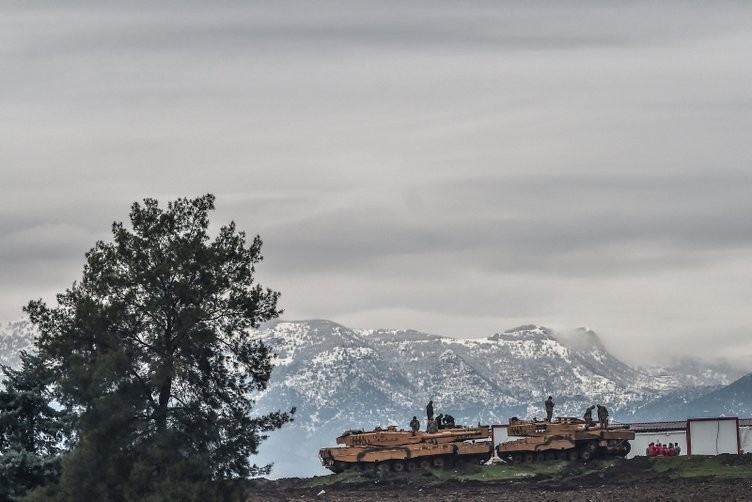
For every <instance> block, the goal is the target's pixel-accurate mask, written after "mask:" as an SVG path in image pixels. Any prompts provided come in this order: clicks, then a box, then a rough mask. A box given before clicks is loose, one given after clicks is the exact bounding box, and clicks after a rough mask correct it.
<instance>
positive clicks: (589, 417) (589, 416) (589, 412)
mask: <svg viewBox="0 0 752 502" xmlns="http://www.w3.org/2000/svg"><path fill="white" fill-rule="evenodd" d="M594 408H595V405H594V404H591V405H590V406H588V407H587V409H586V410H585V415H584V416H583V417H582V418H584V419H585V430H587V429H589V428H590V427H592V426H593V425H595V422H593V409H594Z"/></svg>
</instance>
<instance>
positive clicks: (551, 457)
mask: <svg viewBox="0 0 752 502" xmlns="http://www.w3.org/2000/svg"><path fill="white" fill-rule="evenodd" d="M544 457H545V459H546V462H551V461H552V460H556V452H555V451H553V450H548V451H547V452H546V453H545V454H544Z"/></svg>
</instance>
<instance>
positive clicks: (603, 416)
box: [596, 404, 608, 429]
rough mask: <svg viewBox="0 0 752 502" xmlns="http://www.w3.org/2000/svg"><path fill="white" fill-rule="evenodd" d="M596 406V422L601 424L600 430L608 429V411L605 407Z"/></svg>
mask: <svg viewBox="0 0 752 502" xmlns="http://www.w3.org/2000/svg"><path fill="white" fill-rule="evenodd" d="M596 406H597V407H598V421H599V422H600V423H601V429H607V428H608V409H607V408H606V407H605V406H601V405H600V404H598V405H596Z"/></svg>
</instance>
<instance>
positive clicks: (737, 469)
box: [651, 455, 752, 478]
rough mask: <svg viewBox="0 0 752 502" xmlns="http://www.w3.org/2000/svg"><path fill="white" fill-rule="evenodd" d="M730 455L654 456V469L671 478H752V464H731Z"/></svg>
mask: <svg viewBox="0 0 752 502" xmlns="http://www.w3.org/2000/svg"><path fill="white" fill-rule="evenodd" d="M728 458H729V457H723V456H715V455H696V456H691V457H689V456H681V457H673V458H653V459H651V461H652V464H653V470H654V471H655V472H657V473H661V474H664V475H666V476H668V477H670V478H695V477H717V478H747V477H749V478H752V464H750V463H742V464H738V465H733V464H729V462H728V460H727V459H728Z"/></svg>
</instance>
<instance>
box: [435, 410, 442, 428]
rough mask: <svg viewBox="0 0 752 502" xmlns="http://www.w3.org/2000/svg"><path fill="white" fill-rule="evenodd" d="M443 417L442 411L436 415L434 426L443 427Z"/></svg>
mask: <svg viewBox="0 0 752 502" xmlns="http://www.w3.org/2000/svg"><path fill="white" fill-rule="evenodd" d="M443 419H444V414H443V413H439V414H438V416H437V417H436V427H438V428H439V429H443V428H444V422H442V420H443Z"/></svg>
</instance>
